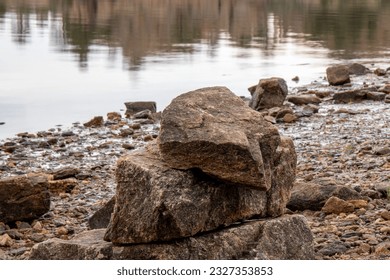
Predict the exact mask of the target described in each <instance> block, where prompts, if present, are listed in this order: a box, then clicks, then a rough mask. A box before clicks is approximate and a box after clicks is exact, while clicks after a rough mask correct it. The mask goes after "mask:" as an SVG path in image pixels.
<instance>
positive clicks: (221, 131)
mask: <svg viewBox="0 0 390 280" xmlns="http://www.w3.org/2000/svg"><path fill="white" fill-rule="evenodd" d="M296 160H297V158H296V154H295V149H294V144H293V142H292V140H291V139H290V138H286V137H281V136H280V134H279V132H278V129H277V128H276V127H275V126H274V125H272V124H271V123H269V122H267V121H266V120H264V118H263V117H262V115H261V113H259V112H257V111H255V110H253V109H251V108H250V107H249V106H247V105H246V103H245V102H244V101H242V99H241V98H239V97H238V96H236V95H234V94H233V93H232V92H231V91H230V90H229V89H227V88H225V87H211V88H203V89H199V90H195V91H192V92H188V93H185V94H182V95H180V96H178V97H177V98H175V99H174V100H173V101H172V103H171V104H170V105H169V106H168V107H167V108H166V109H165V110H164V111H163V113H162V118H161V129H160V134H159V136H158V139H157V141H155V142H154V143H151V144H149V146H147V147H146V148H144V149H143V150H139V151H136V152H134V153H132V154H130V155H128V156H126V157H123V158H122V159H120V160H119V162H118V165H117V174H116V176H117V190H116V195H115V206H114V211H113V214H112V215H111V220H110V223H109V225H108V228H107V229H100V230H93V231H91V232H90V233H83V235H82V236H80V237H76V238H75V239H74V240H71V241H61V240H49V241H47V242H43V243H41V244H39V245H38V246H36V247H34V248H33V250H32V253H31V258H32V259H39V258H42V257H44V258H49V259H63V258H70V256H71V255H72V256H71V258H73V259H94V258H103V259H237V258H261V259H312V258H314V254H313V243H312V242H313V237H312V234H311V231H310V229H309V227H308V225H307V223H306V220H305V219H304V217H303V216H298V215H283V214H284V209H285V207H286V204H287V202H288V200H289V198H290V192H291V188H292V186H293V182H294V180H295V168H296ZM103 236H104V240H105V241H103V240H99V238H103ZM70 252H72V253H70Z"/></svg>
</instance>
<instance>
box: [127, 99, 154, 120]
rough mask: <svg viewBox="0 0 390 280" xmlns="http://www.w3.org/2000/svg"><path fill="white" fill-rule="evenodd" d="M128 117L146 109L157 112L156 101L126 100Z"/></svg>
mask: <svg viewBox="0 0 390 280" xmlns="http://www.w3.org/2000/svg"><path fill="white" fill-rule="evenodd" d="M125 106H126V113H125V115H126V117H128V118H129V117H131V116H133V115H134V114H136V113H138V112H141V111H144V110H150V112H151V113H156V108H157V105H156V102H153V101H137V102H126V103H125Z"/></svg>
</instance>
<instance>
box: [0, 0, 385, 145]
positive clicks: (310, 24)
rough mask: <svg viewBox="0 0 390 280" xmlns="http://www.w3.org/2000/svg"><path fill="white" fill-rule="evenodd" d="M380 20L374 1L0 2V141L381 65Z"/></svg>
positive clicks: (382, 18) (381, 14)
mask: <svg viewBox="0 0 390 280" xmlns="http://www.w3.org/2000/svg"><path fill="white" fill-rule="evenodd" d="M389 18H390V1H386V0H382V1H381V0H361V1H359V0H329V1H326V0H72V1H71V0H24V1H23V0H0V123H5V124H1V125H0V139H1V138H5V137H9V136H12V135H14V134H15V133H18V132H25V131H28V132H36V131H39V130H46V129H49V128H51V127H55V126H56V125H59V124H62V125H64V126H70V125H71V124H72V122H75V121H80V122H85V121H88V120H89V119H90V118H92V117H93V116H96V115H105V114H106V113H107V112H110V111H120V110H123V108H124V105H123V103H124V102H127V101H139V100H142V101H151V100H152V101H156V102H157V104H158V109H159V110H162V109H164V107H165V106H167V105H168V104H169V102H170V101H171V99H172V98H174V97H175V96H177V95H179V94H181V93H183V92H187V91H190V90H194V89H197V88H201V87H206V86H215V85H224V86H227V87H228V88H230V89H231V90H232V91H233V92H235V93H236V94H237V95H249V93H248V92H247V88H248V87H249V86H251V85H253V84H256V83H257V81H258V80H259V79H260V78H266V77H271V76H278V77H282V78H284V79H285V80H286V81H287V82H288V85H289V86H290V87H293V86H297V85H300V84H307V83H309V82H312V81H313V80H318V79H321V78H322V77H323V76H324V72H325V69H326V67H327V66H328V65H330V64H333V63H338V62H345V61H351V60H352V61H354V62H361V63H365V64H372V63H375V64H376V65H377V66H378V67H379V66H383V67H386V68H387V67H388V66H390V65H389V64H390V62H389V58H390V25H389V21H388V19H389ZM295 76H299V78H300V80H299V82H298V83H296V82H293V81H292V80H291V79H292V78H293V77H295Z"/></svg>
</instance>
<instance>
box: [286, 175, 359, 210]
mask: <svg viewBox="0 0 390 280" xmlns="http://www.w3.org/2000/svg"><path fill="white" fill-rule="evenodd" d="M332 196H336V197H338V198H340V199H343V200H359V198H360V195H359V193H358V192H356V191H354V190H352V189H351V188H348V187H345V186H335V185H320V184H315V183H305V182H295V184H294V187H293V189H292V191H291V198H290V200H289V202H288V204H287V207H288V208H289V209H291V210H293V211H295V210H300V211H303V210H313V211H318V210H321V208H322V207H323V206H324V205H325V202H326V201H327V200H328V199H329V198H330V197H332Z"/></svg>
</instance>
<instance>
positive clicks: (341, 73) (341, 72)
mask: <svg viewBox="0 0 390 280" xmlns="http://www.w3.org/2000/svg"><path fill="white" fill-rule="evenodd" d="M326 77H327V79H328V82H329V84H330V85H332V86H338V85H343V84H347V83H350V82H351V79H350V77H349V69H348V67H347V66H345V65H335V66H330V67H328V68H327V69H326Z"/></svg>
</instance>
